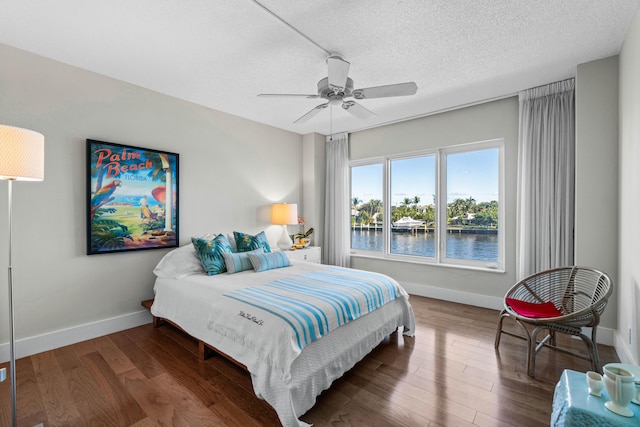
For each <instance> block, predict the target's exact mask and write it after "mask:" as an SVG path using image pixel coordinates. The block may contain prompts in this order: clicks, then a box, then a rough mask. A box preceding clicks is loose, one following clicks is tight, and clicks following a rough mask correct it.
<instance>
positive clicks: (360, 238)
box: [351, 163, 384, 252]
mask: <svg viewBox="0 0 640 427" xmlns="http://www.w3.org/2000/svg"><path fill="white" fill-rule="evenodd" d="M382 192H383V191H382V163H376V164H370V165H364V166H352V167H351V249H357V250H361V251H378V252H381V251H382V248H383V234H382V220H383V212H384V209H383V204H382Z"/></svg>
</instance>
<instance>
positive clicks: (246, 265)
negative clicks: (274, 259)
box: [222, 248, 264, 274]
mask: <svg viewBox="0 0 640 427" xmlns="http://www.w3.org/2000/svg"><path fill="white" fill-rule="evenodd" d="M254 253H255V254H263V253H264V249H262V248H258V249H256V250H253V251H250V252H237V253H231V252H230V253H226V252H225V253H223V254H222V256H223V257H224V264H225V266H226V267H227V274H233V273H238V272H240V271H244V270H251V269H252V268H253V266H252V265H251V261H249V254H254Z"/></svg>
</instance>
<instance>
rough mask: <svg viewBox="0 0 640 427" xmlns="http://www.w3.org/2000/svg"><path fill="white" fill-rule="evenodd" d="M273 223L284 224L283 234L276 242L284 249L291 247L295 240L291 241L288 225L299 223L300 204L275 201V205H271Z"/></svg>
mask: <svg viewBox="0 0 640 427" xmlns="http://www.w3.org/2000/svg"><path fill="white" fill-rule="evenodd" d="M271 223H272V224H275V225H282V236H280V238H279V239H278V242H277V243H276V244H277V246H278V247H279V248H280V249H282V250H287V249H289V248H291V245H293V242H292V241H291V237H289V232H288V231H287V225H288V224H297V223H298V205H296V204H295V203H293V204H287V203H274V204H273V206H271Z"/></svg>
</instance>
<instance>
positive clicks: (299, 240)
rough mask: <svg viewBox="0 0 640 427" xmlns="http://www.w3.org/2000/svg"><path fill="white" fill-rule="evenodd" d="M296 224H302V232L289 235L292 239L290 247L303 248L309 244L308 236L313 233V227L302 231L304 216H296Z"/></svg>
mask: <svg viewBox="0 0 640 427" xmlns="http://www.w3.org/2000/svg"><path fill="white" fill-rule="evenodd" d="M298 224H299V225H302V232H301V233H296V234H292V235H291V240H292V241H293V246H292V249H303V248H307V247H309V245H311V239H310V236H311V234H313V228H310V229H309V230H307V231H306V232H305V231H304V224H305V222H304V218H300V217H298Z"/></svg>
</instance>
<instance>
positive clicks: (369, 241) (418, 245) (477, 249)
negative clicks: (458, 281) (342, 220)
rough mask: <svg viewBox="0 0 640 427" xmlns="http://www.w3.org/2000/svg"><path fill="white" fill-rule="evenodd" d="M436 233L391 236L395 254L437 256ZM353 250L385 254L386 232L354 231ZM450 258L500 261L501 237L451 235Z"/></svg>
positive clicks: (448, 255) (448, 253)
mask: <svg viewBox="0 0 640 427" xmlns="http://www.w3.org/2000/svg"><path fill="white" fill-rule="evenodd" d="M435 241H436V239H435V234H433V233H426V234H425V233H424V232H422V233H420V232H418V233H415V234H414V233H397V232H396V233H391V253H392V254H404V255H416V256H425V257H435V254H436V245H435ZM351 248H352V249H363V250H378V251H382V232H381V231H367V230H362V231H361V230H357V229H356V230H351ZM447 258H458V259H471V260H479V261H491V262H497V261H498V235H497V234H461V233H449V234H447Z"/></svg>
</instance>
